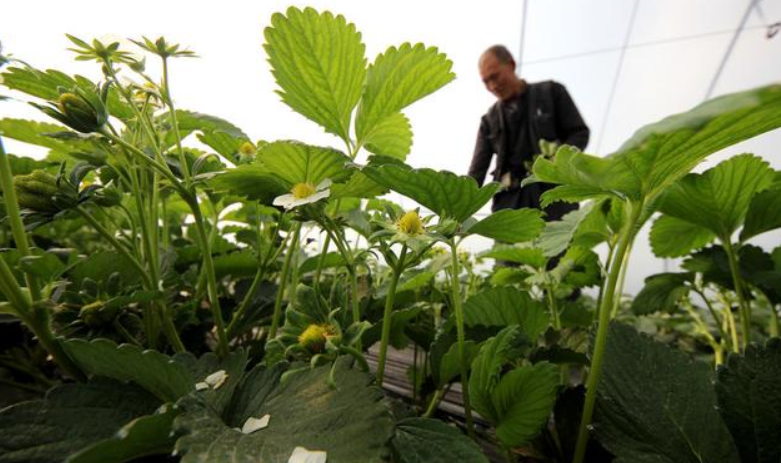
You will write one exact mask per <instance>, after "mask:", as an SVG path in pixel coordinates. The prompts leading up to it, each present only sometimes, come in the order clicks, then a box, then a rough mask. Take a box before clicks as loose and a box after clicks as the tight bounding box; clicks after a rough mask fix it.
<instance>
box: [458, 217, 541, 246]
mask: <svg viewBox="0 0 781 463" xmlns="http://www.w3.org/2000/svg"><path fill="white" fill-rule="evenodd" d="M543 226H545V221H544V220H542V212H541V211H539V210H537V209H527V208H522V209H502V210H500V211H496V212H494V213H493V214H491V215H489V216H488V217H486V218H484V219H483V220H481V221H479V222H477V223H476V224H474V225H472V226H471V227H469V229H468V230H467V231H468V233H473V234H477V235H481V236H484V237H486V238H491V239H494V240H498V241H502V242H504V243H521V242H524V241H531V240H533V239H534V238H537V236H539V234H540V231H541V230H542V227H543Z"/></svg>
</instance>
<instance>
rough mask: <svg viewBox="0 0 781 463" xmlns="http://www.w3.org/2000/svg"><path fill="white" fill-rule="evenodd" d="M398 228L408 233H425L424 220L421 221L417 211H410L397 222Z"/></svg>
mask: <svg viewBox="0 0 781 463" xmlns="http://www.w3.org/2000/svg"><path fill="white" fill-rule="evenodd" d="M396 228H398V229H399V231H400V232H402V233H406V234H407V235H420V234H421V233H423V230H424V227H423V222H421V221H420V216H418V213H417V211H409V212H407V213H406V214H404V215H403V216H401V218H400V219H399V220H398V221H397V222H396Z"/></svg>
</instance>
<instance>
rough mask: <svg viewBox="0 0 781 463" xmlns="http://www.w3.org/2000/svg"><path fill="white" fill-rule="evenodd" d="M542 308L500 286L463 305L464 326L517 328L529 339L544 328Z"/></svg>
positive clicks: (545, 320)
mask: <svg viewBox="0 0 781 463" xmlns="http://www.w3.org/2000/svg"><path fill="white" fill-rule="evenodd" d="M548 322H549V320H548V312H547V311H546V310H545V305H544V304H543V303H541V302H539V301H535V300H534V299H532V298H531V296H529V293H527V292H525V291H521V290H520V289H518V288H514V287H508V286H502V287H498V288H491V289H488V290H485V291H481V292H479V293H477V294H475V295H474V296H472V297H470V298H469V299H467V300H466V302H465V303H464V324H465V325H466V326H477V325H482V326H493V327H499V328H504V327H507V326H510V325H519V326H520V329H521V332H522V333H523V335H524V336H526V338H527V339H530V340H533V339H537V337H538V336H539V335H540V334H542V332H543V331H545V328H547V326H548Z"/></svg>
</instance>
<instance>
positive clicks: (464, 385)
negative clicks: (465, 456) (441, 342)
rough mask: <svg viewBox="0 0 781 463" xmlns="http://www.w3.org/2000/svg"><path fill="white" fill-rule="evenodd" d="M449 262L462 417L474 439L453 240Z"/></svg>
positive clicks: (456, 260)
mask: <svg viewBox="0 0 781 463" xmlns="http://www.w3.org/2000/svg"><path fill="white" fill-rule="evenodd" d="M450 261H451V264H450V265H451V279H452V281H451V290H452V292H451V296H452V298H453V309H454V311H455V314H456V336H457V338H458V361H459V363H460V366H461V390H462V392H463V399H464V415H465V417H466V431H467V433H468V434H469V436H470V437H471V438H473V439H474V437H475V424H474V419H473V418H472V404H471V400H470V398H469V374H468V369H467V364H466V348H465V342H466V340H465V337H466V336H465V334H464V311H463V308H462V307H461V284H460V279H459V274H460V273H461V271H460V269H459V265H458V249H457V246H456V243H455V241H454V240H452V239H451V240H450Z"/></svg>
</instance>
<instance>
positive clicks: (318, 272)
mask: <svg viewBox="0 0 781 463" xmlns="http://www.w3.org/2000/svg"><path fill="white" fill-rule="evenodd" d="M330 245H331V235H329V234H328V233H326V235H325V241H324V242H323V248H322V249H321V250H320V258H319V259H318V260H317V270H316V271H315V281H314V285H315V291H317V292H318V294H319V292H320V278H321V276H322V274H323V267H324V266H325V256H326V255H328V247H329V246H330Z"/></svg>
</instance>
